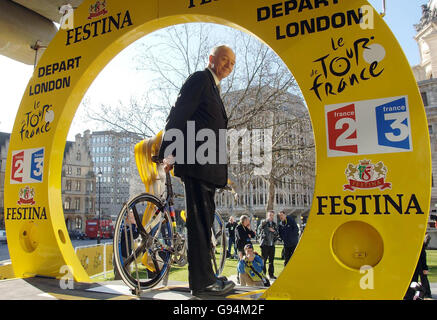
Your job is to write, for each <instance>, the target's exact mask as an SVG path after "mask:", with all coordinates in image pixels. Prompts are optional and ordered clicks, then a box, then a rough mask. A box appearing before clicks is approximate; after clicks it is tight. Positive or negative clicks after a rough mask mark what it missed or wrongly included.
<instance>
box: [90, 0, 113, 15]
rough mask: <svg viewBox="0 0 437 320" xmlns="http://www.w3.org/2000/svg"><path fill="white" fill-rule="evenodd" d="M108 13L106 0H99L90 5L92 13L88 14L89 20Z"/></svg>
mask: <svg viewBox="0 0 437 320" xmlns="http://www.w3.org/2000/svg"><path fill="white" fill-rule="evenodd" d="M107 13H108V10H106V0H103V1H97V2H96V3H95V4H92V5H91V6H90V15H89V16H88V20H90V19H93V18H97V17H100V16H103V15H105V14H107Z"/></svg>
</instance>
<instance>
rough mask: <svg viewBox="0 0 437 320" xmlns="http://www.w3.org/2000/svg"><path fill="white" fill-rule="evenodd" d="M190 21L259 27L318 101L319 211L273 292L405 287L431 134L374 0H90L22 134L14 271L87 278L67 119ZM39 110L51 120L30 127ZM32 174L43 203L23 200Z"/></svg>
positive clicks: (10, 228) (31, 105) (418, 229)
mask: <svg viewBox="0 0 437 320" xmlns="http://www.w3.org/2000/svg"><path fill="white" fill-rule="evenodd" d="M362 16H363V19H362V20H360V18H361V17H362ZM372 18H374V21H373V19H372ZM360 21H362V22H363V23H362V24H360ZM188 22H212V23H220V24H225V25H228V26H232V27H234V28H239V29H242V30H244V31H246V32H249V33H251V34H253V35H255V36H257V37H258V38H259V39H261V40H262V41H264V42H265V43H267V44H268V45H269V46H270V47H271V48H272V49H273V50H274V51H275V52H276V53H277V54H278V55H279V56H280V57H281V58H282V60H283V61H284V62H285V63H286V64H287V65H288V67H289V68H290V70H292V71H293V74H294V75H295V77H296V79H297V80H298V83H299V85H300V87H301V89H302V92H303V94H304V97H305V99H306V102H307V104H308V106H309V110H310V115H311V119H312V123H313V128H314V135H315V139H316V151H317V179H316V186H315V194H314V199H313V205H312V208H311V214H310V218H309V221H308V224H307V227H306V232H305V234H304V235H303V237H302V239H301V242H300V244H299V246H298V248H297V249H296V252H295V254H294V256H293V258H292V260H291V262H290V263H289V264H288V266H287V267H286V268H285V270H284V271H283V273H282V274H281V276H280V277H279V278H278V280H277V281H276V282H275V283H274V284H273V285H272V287H271V288H270V289H269V290H267V291H266V292H265V294H264V298H267V299H400V298H402V297H403V294H404V292H405V291H406V289H407V287H408V283H409V281H410V279H411V276H412V274H413V271H414V268H415V265H416V262H417V260H418V256H419V251H420V248H421V245H422V240H423V237H424V233H425V230H426V222H427V217H428V210H429V202H430V186H431V178H430V146H429V135H428V131H427V129H428V128H427V122H426V117H425V112H424V107H423V104H422V101H421V98H420V95H419V91H418V89H417V86H416V83H415V80H414V77H413V74H412V72H411V70H410V67H409V65H408V62H407V60H406V58H405V56H404V54H403V53H402V50H401V48H400V46H399V44H398V43H397V41H396V40H395V38H394V36H393V35H392V33H391V32H390V30H389V29H388V27H387V26H386V25H385V23H384V22H383V21H382V19H381V18H380V17H379V16H378V15H377V14H376V12H375V11H374V10H369V7H368V3H367V1H365V0H347V1H346V0H323V1H316V0H291V1H282V2H279V1H273V0H266V1H262V2H260V1H252V0H240V1H234V0H214V1H212V0H178V1H173V0H171V1H170V0H149V1H142V0H128V1H115V0H106V1H105V2H103V3H102V2H101V1H99V6H96V1H95V0H93V1H89V0H87V1H84V3H83V4H82V5H81V6H80V7H79V8H78V9H77V10H76V11H75V14H74V29H70V30H60V31H59V32H58V34H57V35H56V37H55V38H54V39H53V41H52V42H51V44H50V46H49V48H48V49H47V50H46V52H45V53H44V55H43V57H42V58H41V60H40V61H39V64H38V66H37V68H36V69H35V72H34V74H33V77H32V78H31V80H30V81H29V84H28V86H27V89H26V92H25V94H24V96H23V99H22V102H21V105H20V108H19V111H18V114H17V118H16V121H15V125H14V128H13V133H12V135H11V142H10V148H9V154H8V162H7V171H6V176H7V179H6V183H5V193H6V196H5V208H6V209H5V221H6V228H7V235H8V241H9V250H10V256H11V259H12V262H13V266H14V272H15V275H16V276H18V277H27V276H32V275H35V274H41V275H47V276H60V275H61V271H60V270H61V267H62V266H63V265H69V266H70V267H71V269H72V270H73V274H74V277H75V279H76V280H78V281H88V280H89V278H88V276H87V274H86V273H85V271H84V270H83V268H82V267H81V265H80V262H79V261H78V259H77V257H76V256H75V254H74V250H73V247H72V245H71V243H70V241H69V239H68V236H67V230H66V227H65V223H64V218H63V210H62V203H61V202H62V201H61V184H60V183H61V166H62V155H63V150H64V145H65V141H66V137H67V133H68V128H69V127H70V124H71V122H72V119H73V116H74V113H75V111H76V109H77V106H78V105H79V103H80V101H81V99H82V97H83V95H84V93H85V91H86V90H87V88H88V87H89V86H90V84H91V83H92V81H93V80H94V79H95V77H96V76H97V74H98V73H99V72H100V71H101V70H102V69H103V67H104V66H105V65H106V64H107V63H108V62H109V61H110V60H111V59H112V58H113V57H114V56H115V55H116V54H118V53H119V52H120V51H121V50H122V49H123V48H125V47H127V46H128V45H129V44H131V43H132V42H134V41H135V40H137V39H139V38H141V37H143V36H145V35H147V34H149V33H151V32H153V31H155V30H157V29H160V28H163V27H166V26H169V25H174V24H178V23H188ZM372 22H373V23H374V25H373V26H372ZM48 112H49V113H50V116H49V117H45V118H43V117H42V116H41V115H44V114H46V113H48ZM28 119H31V121H35V122H34V123H32V125H38V126H39V128H40V130H39V131H38V134H35V135H34V136H32V137H31V136H29V135H26V131H25V130H26V126H27V125H29V123H28V122H27V120H28ZM23 130H24V131H23ZM26 187H28V188H27V191H28V192H29V191H30V192H31V195H32V202H26V201H20V192H21V193H23V192H25V191H26ZM26 199H27V200H29V197H27V198H26ZM26 199H25V200H26Z"/></svg>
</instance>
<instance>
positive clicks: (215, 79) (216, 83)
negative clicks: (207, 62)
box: [207, 67, 220, 86]
mask: <svg viewBox="0 0 437 320" xmlns="http://www.w3.org/2000/svg"><path fill="white" fill-rule="evenodd" d="M207 69H208V70H209V72H211V73H212V76H213V77H214V81H215V85H216V86H218V85H219V84H220V80H219V79H218V78H217V75H216V74H215V72H214V71H213V70H212V69H211V68H210V67H207Z"/></svg>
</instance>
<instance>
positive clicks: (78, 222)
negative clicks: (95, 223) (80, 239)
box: [75, 217, 82, 229]
mask: <svg viewBox="0 0 437 320" xmlns="http://www.w3.org/2000/svg"><path fill="white" fill-rule="evenodd" d="M75 225H76V229H82V218H81V217H76V219H75Z"/></svg>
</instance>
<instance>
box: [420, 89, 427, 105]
mask: <svg viewBox="0 0 437 320" xmlns="http://www.w3.org/2000/svg"><path fill="white" fill-rule="evenodd" d="M420 95H421V96H422V100H423V105H424V106H425V107H427V106H428V94H427V93H426V92H421V93H420Z"/></svg>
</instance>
